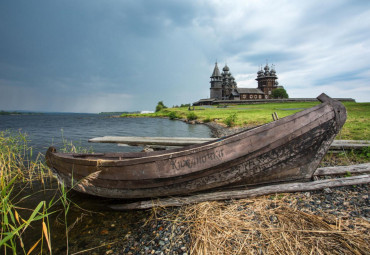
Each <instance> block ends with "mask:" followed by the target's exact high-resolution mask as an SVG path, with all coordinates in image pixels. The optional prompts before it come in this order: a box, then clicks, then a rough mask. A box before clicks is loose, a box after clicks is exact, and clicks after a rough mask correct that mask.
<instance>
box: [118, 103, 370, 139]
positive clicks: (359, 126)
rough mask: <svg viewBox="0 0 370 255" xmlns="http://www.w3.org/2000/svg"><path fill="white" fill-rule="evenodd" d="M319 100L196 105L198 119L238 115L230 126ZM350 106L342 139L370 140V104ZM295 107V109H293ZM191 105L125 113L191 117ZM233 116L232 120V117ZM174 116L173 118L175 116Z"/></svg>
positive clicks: (257, 122)
mask: <svg viewBox="0 0 370 255" xmlns="http://www.w3.org/2000/svg"><path fill="white" fill-rule="evenodd" d="M317 104H319V102H299V103H266V104H254V105H229V106H227V107H226V108H222V107H219V108H218V107H217V106H212V107H202V106H197V107H195V110H194V114H195V115H196V116H197V120H198V121H203V122H210V121H215V122H217V123H220V124H225V125H227V126H229V125H228V124H231V122H230V121H229V120H230V116H235V118H234V120H235V121H234V122H233V123H232V125H230V126H240V127H253V126H257V125H261V124H265V123H268V122H271V121H272V116H271V114H272V113H274V112H276V113H277V115H278V117H279V118H283V117H286V116H288V115H292V114H294V113H296V112H298V111H301V110H302V109H303V108H304V109H305V108H310V107H312V106H314V105H317ZM343 104H344V105H345V107H346V108H347V113H348V117H347V122H346V124H345V125H344V127H343V129H342V132H341V134H340V135H339V137H338V139H346V140H370V103H355V102H344V103H343ZM289 109H295V110H289ZM188 114H189V110H188V107H179V108H167V109H163V110H161V111H159V112H156V113H149V114H123V115H121V116H122V117H168V118H170V117H171V116H176V117H177V118H180V119H187V116H188ZM228 118H229V120H228ZM172 119H173V118H172Z"/></svg>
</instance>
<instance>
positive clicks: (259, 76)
mask: <svg viewBox="0 0 370 255" xmlns="http://www.w3.org/2000/svg"><path fill="white" fill-rule="evenodd" d="M263 76H264V75H263V71H262V70H259V71H258V72H257V78H261V77H263Z"/></svg>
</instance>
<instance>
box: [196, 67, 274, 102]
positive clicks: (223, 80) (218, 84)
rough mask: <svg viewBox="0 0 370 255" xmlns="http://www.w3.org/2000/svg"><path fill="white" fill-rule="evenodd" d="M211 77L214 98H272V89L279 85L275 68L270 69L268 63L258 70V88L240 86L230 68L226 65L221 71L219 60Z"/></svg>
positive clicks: (211, 91)
mask: <svg viewBox="0 0 370 255" xmlns="http://www.w3.org/2000/svg"><path fill="white" fill-rule="evenodd" d="M210 78H211V81H210V83H211V88H210V99H212V100H257V99H271V94H272V91H273V90H274V89H276V88H278V87H279V86H278V82H277V79H278V77H277V75H276V71H275V68H274V66H272V68H271V70H270V67H269V65H268V64H266V66H265V67H264V71H263V70H262V68H261V70H259V71H258V72H257V78H256V80H257V82H258V87H257V88H238V86H237V83H236V81H235V78H234V77H233V76H232V74H231V72H230V68H229V67H228V66H227V65H225V67H224V68H223V69H222V73H221V72H220V70H219V68H218V65H217V62H216V63H215V67H214V69H213V72H212V75H211V77H210ZM202 100H205V99H202Z"/></svg>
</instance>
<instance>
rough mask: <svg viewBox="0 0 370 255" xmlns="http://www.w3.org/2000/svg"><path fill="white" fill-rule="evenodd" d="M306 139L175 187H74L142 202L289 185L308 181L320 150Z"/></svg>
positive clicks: (223, 167)
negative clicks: (234, 186) (238, 187)
mask: <svg viewBox="0 0 370 255" xmlns="http://www.w3.org/2000/svg"><path fill="white" fill-rule="evenodd" d="M310 135H311V133H310V134H309V135H306V137H299V138H298V141H294V143H293V144H292V145H291V146H292V147H290V145H289V146H281V147H280V148H277V149H276V150H272V151H269V152H267V153H265V154H264V155H262V156H260V157H257V158H255V159H254V160H249V161H245V160H244V159H240V162H237V163H234V165H231V166H227V164H223V165H221V166H219V167H218V168H217V169H213V170H216V171H213V172H214V173H213V174H210V175H207V176H203V177H201V178H195V179H191V180H188V181H185V182H181V183H177V184H169V185H165V186H160V187H156V188H144V189H139V188H135V189H134V188H132V189H117V188H116V189H115V188H113V185H112V186H111V187H110V188H102V187H99V186H95V185H91V183H90V182H86V183H84V182H83V181H82V182H81V183H79V184H77V185H76V186H75V189H77V190H80V191H82V192H86V193H89V194H93V195H100V196H104V197H114V198H142V197H148V196H153V197H159V196H168V195H178V194H189V193H192V192H196V191H201V190H206V189H211V188H216V187H220V186H224V185H228V184H231V183H239V184H241V183H243V184H258V183H272V182H279V181H293V180H298V179H306V180H308V179H310V176H311V175H312V173H311V172H306V171H307V170H309V169H308V167H307V164H310V162H312V158H314V157H315V154H316V151H317V149H319V148H320V146H323V142H322V141H317V142H316V143H315V144H310V143H309V141H316V140H313V139H310ZM302 146H304V147H303V148H306V150H305V151H304V154H303V155H302V153H299V150H298V148H302ZM319 150H320V149H319ZM292 151H293V153H292ZM269 159H271V160H269ZM266 161H267V162H266ZM263 162H264V164H263ZM313 170H314V169H313ZM180 180H181V179H180ZM111 184H112V183H111Z"/></svg>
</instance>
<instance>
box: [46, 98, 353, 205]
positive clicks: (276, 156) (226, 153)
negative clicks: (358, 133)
mask: <svg viewBox="0 0 370 255" xmlns="http://www.w3.org/2000/svg"><path fill="white" fill-rule="evenodd" d="M318 100H320V102H321V104H319V105H317V106H314V107H312V108H309V109H306V110H303V111H301V112H298V113H296V114H293V115H290V116H288V117H285V118H282V119H279V120H277V121H274V122H271V123H268V124H265V125H262V126H259V127H256V128H254V129H250V130H247V131H243V132H240V133H237V134H234V135H231V136H227V137H223V138H220V139H217V140H215V141H211V142H206V143H202V144H197V145H191V146H186V147H183V148H179V149H172V150H167V151H154V152H138V153H95V154H68V153H58V152H57V151H56V149H55V148H54V147H50V148H49V149H48V151H47V153H46V162H47V164H48V166H49V167H51V168H52V169H54V171H55V173H56V175H57V176H58V178H59V180H60V181H62V182H64V183H65V185H67V186H68V187H71V188H73V189H75V190H77V191H80V192H83V193H87V194H91V195H96V196H101V197H109V198H127V199H131V198H149V197H162V196H174V195H187V194H190V193H194V192H198V191H203V190H209V189H214V188H220V187H224V186H230V185H260V184H267V183H268V184H269V183H277V182H290V181H297V180H310V179H311V178H312V176H313V173H314V171H315V169H316V168H317V167H318V165H319V163H320V161H321V160H322V158H323V156H324V155H325V153H326V152H327V150H328V148H329V146H330V144H331V143H332V141H333V139H334V137H335V136H336V135H337V134H338V132H339V131H340V129H341V127H342V126H343V124H344V123H345V121H346V115H347V114H346V109H345V107H344V106H343V105H342V104H341V103H340V102H338V101H335V100H333V99H331V98H330V97H328V96H327V95H325V94H321V95H320V96H319V97H318Z"/></svg>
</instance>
